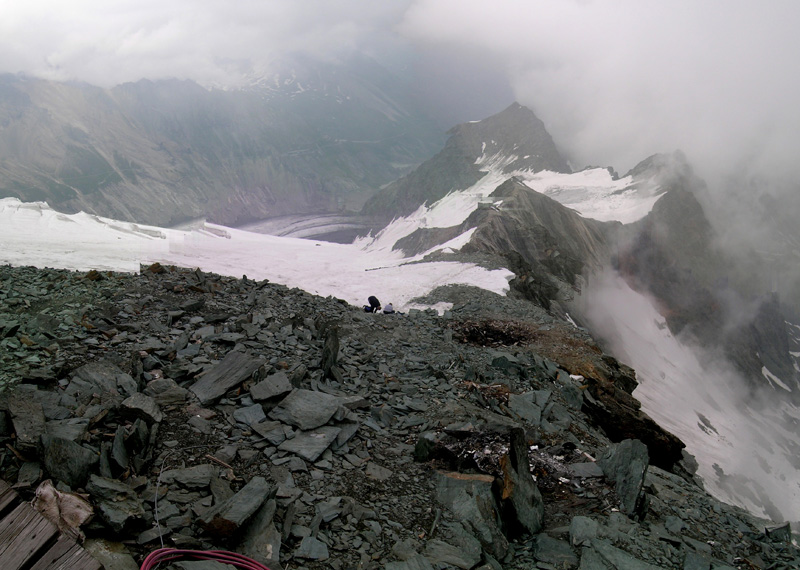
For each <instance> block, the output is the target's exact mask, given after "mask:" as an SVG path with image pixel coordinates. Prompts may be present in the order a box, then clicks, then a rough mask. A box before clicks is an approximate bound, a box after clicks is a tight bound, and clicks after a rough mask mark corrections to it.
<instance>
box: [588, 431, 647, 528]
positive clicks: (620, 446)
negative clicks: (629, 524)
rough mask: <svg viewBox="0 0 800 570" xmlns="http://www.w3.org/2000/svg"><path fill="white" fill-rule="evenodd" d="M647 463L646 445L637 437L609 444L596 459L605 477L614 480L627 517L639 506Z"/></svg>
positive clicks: (632, 514)
mask: <svg viewBox="0 0 800 570" xmlns="http://www.w3.org/2000/svg"><path fill="white" fill-rule="evenodd" d="M649 463H650V456H649V454H648V452H647V446H646V445H645V444H643V443H642V442H641V441H639V440H638V439H626V440H624V441H621V442H620V443H617V444H614V445H612V446H610V447H609V448H608V449H607V450H606V451H605V453H603V455H602V457H600V459H598V460H597V464H598V465H599V466H600V468H601V469H602V470H603V473H605V475H606V477H607V478H608V479H609V480H610V481H612V482H614V485H615V487H616V491H617V495H618V496H619V500H620V503H621V507H622V512H624V513H625V514H626V515H628V516H629V517H630V516H634V515H635V514H636V513H637V512H639V510H640V508H641V497H642V496H643V491H642V487H643V486H644V480H645V477H646V476H647V467H648V465H649Z"/></svg>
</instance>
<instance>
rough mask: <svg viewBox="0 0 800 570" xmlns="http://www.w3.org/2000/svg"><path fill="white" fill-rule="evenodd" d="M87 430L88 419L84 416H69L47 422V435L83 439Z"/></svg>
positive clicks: (71, 439) (73, 439) (75, 439)
mask: <svg viewBox="0 0 800 570" xmlns="http://www.w3.org/2000/svg"><path fill="white" fill-rule="evenodd" d="M88 430H89V420H88V419H86V418H70V419H67V420H51V421H49V422H47V435H50V436H53V437H60V438H61V439H68V440H70V441H76V442H77V441H83V438H84V436H85V435H86V432H87V431H88Z"/></svg>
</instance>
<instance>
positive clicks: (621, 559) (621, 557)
mask: <svg viewBox="0 0 800 570" xmlns="http://www.w3.org/2000/svg"><path fill="white" fill-rule="evenodd" d="M592 549H593V550H594V552H596V553H597V554H598V555H599V556H598V557H597V558H599V560H600V561H602V562H605V563H606V564H607V565H608V566H609V567H610V568H625V570H660V568H661V566H654V565H653V564H650V563H648V562H644V561H642V560H639V559H638V558H634V557H633V556H631V555H630V554H628V553H627V552H625V551H624V550H620V549H619V548H616V547H615V546H612V545H611V544H609V543H608V542H606V541H604V540H594V541H592ZM583 557H586V553H584V555H583ZM581 562H583V561H581ZM581 568H583V564H581Z"/></svg>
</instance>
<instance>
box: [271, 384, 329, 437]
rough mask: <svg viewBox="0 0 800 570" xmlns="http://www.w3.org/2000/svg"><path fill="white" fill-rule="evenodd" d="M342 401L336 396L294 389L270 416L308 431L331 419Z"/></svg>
mask: <svg viewBox="0 0 800 570" xmlns="http://www.w3.org/2000/svg"><path fill="white" fill-rule="evenodd" d="M340 404H341V402H340V399H339V398H337V397H336V396H331V395H330V394H325V393H324V392H313V391H311V390H294V391H293V392H292V393H291V394H289V395H288V396H286V398H285V399H284V400H283V401H282V402H281V403H280V405H279V406H278V407H277V408H275V409H274V410H272V412H270V414H269V417H271V418H272V419H274V420H278V421H282V422H284V423H287V424H291V425H293V426H297V427H299V428H300V429H301V430H304V431H307V430H311V429H314V428H318V427H320V426H323V425H325V424H326V423H328V421H330V419H331V418H332V417H333V415H334V414H335V413H336V411H337V410H338V409H339V406H340Z"/></svg>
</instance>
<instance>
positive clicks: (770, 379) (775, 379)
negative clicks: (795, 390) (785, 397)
mask: <svg viewBox="0 0 800 570" xmlns="http://www.w3.org/2000/svg"><path fill="white" fill-rule="evenodd" d="M761 374H762V375H763V376H764V378H766V379H767V381H768V382H769V384H770V386H772V388H773V389H774V388H775V386H773V384H777V385H778V386H780V387H781V388H783V389H784V390H786V391H787V392H791V391H792V389H791V388H789V386H787V385H786V384H785V383H784V382H783V380H781V379H780V378H778V377H777V376H775V375H774V374H773V373H772V372H770V371H769V369H768V368H767V367H766V366H763V367H762V368H761Z"/></svg>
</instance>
